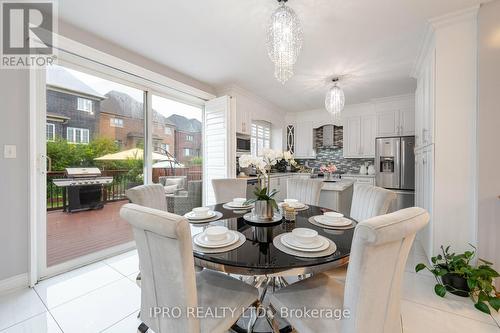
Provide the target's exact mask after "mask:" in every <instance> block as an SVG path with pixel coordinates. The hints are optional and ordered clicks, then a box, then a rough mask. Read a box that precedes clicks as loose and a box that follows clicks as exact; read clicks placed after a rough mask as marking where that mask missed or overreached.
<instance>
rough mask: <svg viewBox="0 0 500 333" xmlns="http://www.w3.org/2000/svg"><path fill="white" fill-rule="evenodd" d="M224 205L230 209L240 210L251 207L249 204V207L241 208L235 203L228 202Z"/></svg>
mask: <svg viewBox="0 0 500 333" xmlns="http://www.w3.org/2000/svg"><path fill="white" fill-rule="evenodd" d="M226 205H227V206H228V207H231V208H240V209H245V208H250V207H252V204H250V205H243V206H240V205H238V204H236V203H234V202H228V203H227V204H226Z"/></svg>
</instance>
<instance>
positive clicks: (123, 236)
mask: <svg viewBox="0 0 500 333" xmlns="http://www.w3.org/2000/svg"><path fill="white" fill-rule="evenodd" d="M127 202H128V200H122V201H117V202H111V203H107V204H106V205H104V208H103V209H100V210H89V211H82V212H77V213H64V212H63V211H62V210H57V211H49V212H47V266H53V265H56V264H60V263H62V262H65V261H68V260H70V259H75V258H78V257H80V256H83V255H86V254H90V253H93V252H96V251H100V250H104V249H106V248H109V247H112V246H116V245H119V244H124V243H127V242H130V241H131V240H133V234H132V228H131V227H130V225H129V224H128V223H127V222H126V221H125V220H122V219H121V218H120V214H119V211H120V207H121V206H122V205H124V204H126V203H127Z"/></svg>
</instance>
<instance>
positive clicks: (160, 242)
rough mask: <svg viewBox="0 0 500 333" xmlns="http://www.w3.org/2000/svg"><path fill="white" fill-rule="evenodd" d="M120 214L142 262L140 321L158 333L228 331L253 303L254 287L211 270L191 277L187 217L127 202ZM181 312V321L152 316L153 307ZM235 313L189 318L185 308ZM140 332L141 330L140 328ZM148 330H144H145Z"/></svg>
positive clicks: (254, 300)
mask: <svg viewBox="0 0 500 333" xmlns="http://www.w3.org/2000/svg"><path fill="white" fill-rule="evenodd" d="M120 216H121V217H122V218H123V219H125V220H127V221H128V222H129V223H130V224H131V225H132V229H133V232H134V238H135V242H136V244H137V250H138V252H139V260H140V262H141V272H142V286H141V312H140V313H141V315H140V319H141V321H142V322H143V323H144V324H145V325H146V326H147V327H149V328H151V330H153V331H154V332H156V333H167V332H168V333H171V332H186V333H191V332H193V333H194V332H196V333H198V332H207V333H208V332H210V333H214V332H226V331H227V330H229V328H230V327H231V326H232V325H233V323H234V322H236V321H237V319H238V317H239V316H241V314H242V313H243V310H244V309H245V308H247V307H249V306H252V305H253V304H256V302H257V298H258V291H257V289H256V288H254V287H252V286H250V285H248V284H246V283H244V282H241V281H239V280H237V279H234V278H231V277H229V276H227V275H225V274H222V273H217V272H214V271H211V270H203V271H202V272H200V273H198V274H195V270H194V258H193V248H192V243H191V242H192V240H191V231H190V227H189V223H188V221H187V220H186V218H184V217H182V216H179V215H175V214H171V213H168V212H164V211H160V210H156V209H152V208H148V207H143V206H139V205H135V204H126V205H124V206H123V207H122V208H121V210H120ZM174 307H178V308H179V309H181V310H182V311H183V312H182V316H181V317H180V318H172V317H169V316H161V315H157V316H155V315H154V312H152V311H151V309H155V308H158V309H164V308H169V309H173V308H174ZM196 307H201V308H202V309H208V308H210V309H212V310H213V309H217V308H220V309H221V308H222V307H227V308H231V309H236V311H235V313H234V315H232V314H228V315H226V316H221V318H219V317H217V316H214V317H210V318H195V317H194V316H187V315H186V311H187V309H189V308H192V309H196ZM140 327H142V329H140V330H141V331H143V332H145V328H144V325H141V326H140ZM146 329H147V328H146Z"/></svg>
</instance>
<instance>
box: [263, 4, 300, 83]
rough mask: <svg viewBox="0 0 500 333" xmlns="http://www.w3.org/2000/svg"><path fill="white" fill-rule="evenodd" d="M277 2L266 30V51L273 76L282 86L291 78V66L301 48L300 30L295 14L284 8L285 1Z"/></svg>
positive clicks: (286, 7)
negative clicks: (272, 67)
mask: <svg viewBox="0 0 500 333" xmlns="http://www.w3.org/2000/svg"><path fill="white" fill-rule="evenodd" d="M278 2H279V3H280V5H279V7H278V8H277V9H276V10H275V11H274V13H273V14H272V15H271V19H270V22H269V26H268V30H267V50H268V54H269V58H271V61H272V62H273V63H274V76H275V77H276V79H277V80H278V81H279V82H281V83H282V84H284V83H285V82H286V81H287V80H288V79H289V78H291V77H292V76H293V66H294V65H295V63H296V62H297V58H298V56H299V53H300V49H301V48H302V28H301V26H300V21H299V18H298V17H297V14H295V12H294V11H293V9H291V8H290V7H288V6H286V4H285V3H286V2H287V0H278Z"/></svg>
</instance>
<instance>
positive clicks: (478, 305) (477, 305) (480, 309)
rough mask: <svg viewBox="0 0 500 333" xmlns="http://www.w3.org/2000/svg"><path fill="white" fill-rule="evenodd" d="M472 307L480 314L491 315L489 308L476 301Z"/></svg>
mask: <svg viewBox="0 0 500 333" xmlns="http://www.w3.org/2000/svg"><path fill="white" fill-rule="evenodd" d="M474 307H475V308H476V309H478V310H479V311H481V312H484V313H486V314H491V311H490V308H489V307H488V305H486V303H484V302H481V301H478V302H477V303H476V304H474Z"/></svg>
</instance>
